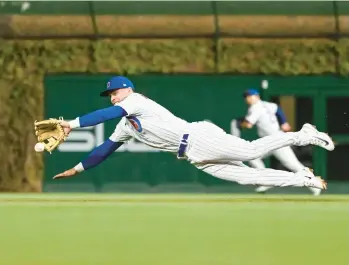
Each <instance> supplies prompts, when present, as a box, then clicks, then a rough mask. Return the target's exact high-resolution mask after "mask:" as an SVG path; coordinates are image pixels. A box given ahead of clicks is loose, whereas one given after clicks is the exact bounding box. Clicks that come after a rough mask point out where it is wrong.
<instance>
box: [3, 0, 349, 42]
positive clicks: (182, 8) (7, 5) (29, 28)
mask: <svg viewBox="0 0 349 265" xmlns="http://www.w3.org/2000/svg"><path fill="white" fill-rule="evenodd" d="M348 18H349V2H340V1H338V2H337V1H332V2H330V1H326V2H312V1H309V2H298V1H297V2H274V1H273V2H261V1H255V2H253V1H252V2H229V1H201V2H198V1H183V2H181V1H180V2H148V1H131V2H124V1H121V2H119V1H118V2H99V1H98V2H91V1H76V2H59V1H46V2H26V1H22V2H11V1H3V2H0V36H1V37H2V38H25V39H31V38H42V39H43V38H45V39H50V38H92V39H97V38H214V39H217V38H229V37H233V38H333V39H338V38H340V37H347V36H349V23H347V20H348ZM347 24H348V25H347Z"/></svg>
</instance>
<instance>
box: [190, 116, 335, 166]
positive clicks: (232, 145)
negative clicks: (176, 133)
mask: <svg viewBox="0 0 349 265" xmlns="http://www.w3.org/2000/svg"><path fill="white" fill-rule="evenodd" d="M309 126H310V127H311V128H310V127H309ZM190 138H191V139H190V142H191V147H190V148H189V149H190V150H188V157H189V158H190V159H191V160H192V161H194V162H202V161H250V160H253V159H256V158H259V157H262V156H265V155H267V154H268V153H271V152H272V151H274V150H276V149H279V148H282V147H285V146H290V145H300V146H301V145H308V144H316V145H319V146H322V147H324V148H325V147H326V146H325V145H329V147H330V148H331V147H332V145H333V142H332V140H331V138H330V137H329V136H328V135H326V134H324V133H320V132H318V131H317V130H316V129H315V128H313V127H312V126H311V125H307V124H306V125H304V126H303V128H302V130H301V131H299V132H289V133H276V134H274V135H270V136H266V137H263V138H259V139H257V140H255V141H252V142H249V141H246V140H244V139H241V138H238V137H236V136H233V135H230V134H227V133H225V132H224V131H223V130H222V129H221V128H219V127H217V126H216V125H214V124H212V123H207V122H206V123H205V122H203V123H198V124H197V126H196V127H194V129H193V130H192V132H191V134H190ZM324 143H326V144H324ZM327 148H328V147H327Z"/></svg>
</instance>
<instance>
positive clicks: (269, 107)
mask: <svg viewBox="0 0 349 265" xmlns="http://www.w3.org/2000/svg"><path fill="white" fill-rule="evenodd" d="M244 98H245V100H246V103H247V104H248V105H249V108H248V113H247V115H246V117H245V118H243V119H239V126H240V128H249V129H250V128H252V127H253V126H254V125H256V127H257V133H258V136H259V137H265V136H268V135H272V134H282V133H284V132H289V131H291V126H290V125H289V124H288V122H287V120H286V116H285V114H284V112H283V111H282V109H281V107H280V106H278V105H277V104H275V103H272V102H267V101H263V100H261V98H260V95H259V92H258V90H256V89H248V90H246V91H245V93H244ZM268 155H272V156H274V157H275V158H276V159H278V160H279V161H280V163H281V164H282V165H283V166H284V167H286V168H287V169H289V170H290V171H292V172H297V171H299V170H301V169H302V168H304V165H303V164H302V163H301V162H300V161H299V160H298V159H297V157H296V155H295V154H294V152H293V150H292V148H291V147H290V146H287V147H283V148H280V149H277V150H274V151H273V152H271V153H270V154H267V155H266V156H268ZM266 156H264V157H262V158H265V157H266ZM262 158H257V159H254V160H251V161H248V163H249V164H250V165H251V166H252V167H254V168H261V169H262V168H265V164H264V162H263V160H262ZM270 188H272V187H271V186H260V187H258V188H257V189H256V191H257V192H265V191H267V190H268V189H270ZM309 189H310V190H311V192H312V193H313V194H314V195H320V193H321V190H320V189H316V188H313V187H309Z"/></svg>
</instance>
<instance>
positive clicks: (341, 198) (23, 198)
mask: <svg viewBox="0 0 349 265" xmlns="http://www.w3.org/2000/svg"><path fill="white" fill-rule="evenodd" d="M50 202H59V203H75V202H81V203H91V202H92V203H106V202H108V203H250V202H253V203H265V202H268V203H280V202H303V203H326V202H329V203H331V202H349V196H348V195H322V196H319V197H313V196H311V195H243V194H232V195H227V194H223V195H222V194H219V195H217V194H134V195H132V194H97V193H93V194H35V195H33V194H1V195H0V204H1V203H50Z"/></svg>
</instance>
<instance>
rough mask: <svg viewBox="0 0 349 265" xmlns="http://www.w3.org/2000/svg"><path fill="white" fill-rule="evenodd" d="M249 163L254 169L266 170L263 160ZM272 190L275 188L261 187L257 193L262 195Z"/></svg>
mask: <svg viewBox="0 0 349 265" xmlns="http://www.w3.org/2000/svg"><path fill="white" fill-rule="evenodd" d="M248 163H249V165H250V166H251V167H253V168H258V169H262V168H266V167H265V164H264V162H263V160H262V159H261V158H257V159H254V160H251V161H248ZM271 188H273V186H259V187H257V188H256V190H255V191H256V192H260V193H262V192H266V191H267V190H270V189H271Z"/></svg>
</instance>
